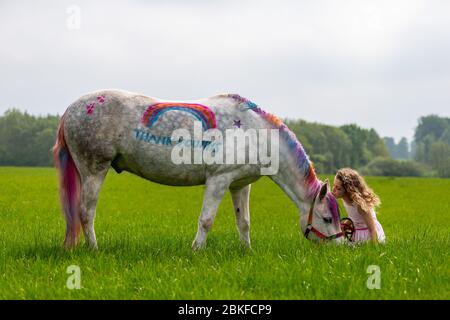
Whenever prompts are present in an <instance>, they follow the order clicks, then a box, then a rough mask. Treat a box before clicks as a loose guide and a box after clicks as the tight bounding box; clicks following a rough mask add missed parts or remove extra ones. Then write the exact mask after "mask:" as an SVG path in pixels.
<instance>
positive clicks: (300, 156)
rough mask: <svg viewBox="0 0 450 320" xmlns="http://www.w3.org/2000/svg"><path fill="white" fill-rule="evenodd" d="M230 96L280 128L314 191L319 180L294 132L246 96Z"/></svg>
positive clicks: (307, 182)
mask: <svg viewBox="0 0 450 320" xmlns="http://www.w3.org/2000/svg"><path fill="white" fill-rule="evenodd" d="M226 96H227V97H230V98H232V99H234V100H236V101H238V102H239V103H241V104H244V105H245V106H246V107H247V108H248V109H250V110H252V111H253V112H256V113H257V114H258V115H260V116H261V117H262V118H264V119H265V120H267V121H268V122H270V123H271V124H273V125H274V126H275V128H277V129H279V130H280V135H281V137H283V138H284V139H285V141H286V142H287V143H288V146H289V149H291V150H292V151H293V155H294V157H295V158H296V160H297V165H298V167H299V169H300V170H301V172H303V173H304V177H305V178H306V184H307V185H308V186H309V187H310V190H311V192H312V193H316V192H317V190H318V188H319V187H320V181H319V180H318V179H317V176H316V172H315V169H314V165H313V163H312V162H311V161H310V160H309V157H308V155H307V154H306V152H305V149H303V146H302V144H301V143H300V142H299V141H298V140H297V137H296V136H295V134H294V133H293V132H292V131H291V130H289V128H288V127H287V126H286V125H285V124H284V123H283V121H281V120H280V118H278V117H277V116H276V115H273V114H271V113H269V112H266V111H264V110H262V109H261V108H259V107H258V105H257V104H256V103H254V102H252V101H250V100H248V99H246V98H243V97H241V96H240V95H237V94H228V95H226Z"/></svg>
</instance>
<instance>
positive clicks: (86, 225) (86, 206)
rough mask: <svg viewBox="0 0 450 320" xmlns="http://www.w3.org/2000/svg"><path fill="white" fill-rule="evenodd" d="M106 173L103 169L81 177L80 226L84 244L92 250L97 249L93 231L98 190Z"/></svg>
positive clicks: (106, 170)
mask: <svg viewBox="0 0 450 320" xmlns="http://www.w3.org/2000/svg"><path fill="white" fill-rule="evenodd" d="M107 172H108V168H106V169H103V170H102V171H100V172H98V173H96V174H95V175H93V174H90V175H87V176H84V177H82V184H81V203H80V209H81V210H80V211H81V225H82V227H83V233H84V238H85V240H86V244H87V245H88V246H89V247H90V248H92V249H97V239H96V237H95V231H94V219H95V211H96V207H97V200H98V196H99V193H100V188H101V186H102V184H103V181H104V179H105V176H106V173H107Z"/></svg>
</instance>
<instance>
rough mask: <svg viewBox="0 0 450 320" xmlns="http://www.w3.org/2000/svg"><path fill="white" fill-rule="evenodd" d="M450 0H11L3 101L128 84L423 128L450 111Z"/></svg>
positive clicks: (387, 128) (392, 132) (335, 120)
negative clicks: (424, 119)
mask: <svg viewBox="0 0 450 320" xmlns="http://www.w3.org/2000/svg"><path fill="white" fill-rule="evenodd" d="M449 16H450V1H445V0H442V1H437V0H396V1H383V0H379V1H368V0H345V1H344V0H342V1H331V0H330V1H324V0H315V1H299V0H296V1H265V0H255V1H243V0H241V1H234V0H229V1H225V0H223V1H221V0H217V1H206V0H204V1H203V0H193V1H181V0H176V1H161V0H160V1H143V0H141V1H138V0H130V1H111V0H110V1H74V0H73V1H64V0H63V1H50V0H48V1H41V0H37V1H21V0H19V1H5V0H0V114H3V112H4V111H6V110H7V109H10V108H13V107H14V108H18V109H20V110H22V111H25V110H26V111H27V112H29V113H31V114H35V115H46V114H56V113H58V114H62V113H63V112H64V111H65V109H66V108H67V106H68V105H69V104H70V103H71V102H73V101H75V100H76V99H77V98H79V97H80V96H81V95H83V94H85V93H88V92H91V91H94V90H99V89H106V88H117V89H124V90H127V91H133V92H138V93H142V94H145V95H148V96H152V97H158V98H163V99H169V100H192V99H198V98H204V97H209V96H213V95H216V94H219V93H238V94H240V95H241V96H244V97H246V98H249V99H250V100H252V101H254V102H255V103H257V104H258V105H259V106H260V107H261V108H263V109H264V110H266V111H269V112H271V113H274V114H276V115H278V116H279V117H282V118H300V119H304V120H307V121H314V122H320V123H325V124H330V125H343V124H349V123H356V124H358V125H359V126H361V127H364V128H374V129H375V130H377V132H378V133H379V134H380V135H381V136H391V137H394V138H395V139H396V141H398V140H399V139H400V138H401V137H403V136H405V137H407V138H408V140H411V139H412V137H413V134H414V128H415V126H416V125H417V121H418V118H419V117H421V116H424V115H429V114H438V115H440V116H446V117H450V18H449Z"/></svg>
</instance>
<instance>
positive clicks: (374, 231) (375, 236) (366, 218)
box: [358, 206, 378, 243]
mask: <svg viewBox="0 0 450 320" xmlns="http://www.w3.org/2000/svg"><path fill="white" fill-rule="evenodd" d="M358 212H359V214H360V215H362V217H363V218H364V221H365V222H366V225H367V228H368V229H369V231H370V236H371V237H372V241H373V242H375V243H378V234H377V228H376V227H375V221H374V220H373V217H372V215H371V214H370V212H367V211H364V210H362V209H361V207H359V206H358Z"/></svg>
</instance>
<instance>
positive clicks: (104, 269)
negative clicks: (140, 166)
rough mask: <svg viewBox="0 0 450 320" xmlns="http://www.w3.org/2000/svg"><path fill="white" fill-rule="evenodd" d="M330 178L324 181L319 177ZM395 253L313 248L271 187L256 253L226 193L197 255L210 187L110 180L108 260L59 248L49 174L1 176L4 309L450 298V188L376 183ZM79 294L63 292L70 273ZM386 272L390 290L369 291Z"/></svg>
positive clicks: (106, 191) (264, 188) (255, 229)
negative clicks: (44, 304)
mask: <svg viewBox="0 0 450 320" xmlns="http://www.w3.org/2000/svg"><path fill="white" fill-rule="evenodd" d="M322 178H324V177H322ZM367 180H368V182H369V185H370V186H371V187H373V189H374V190H375V191H376V192H377V193H378V194H379V195H380V197H381V199H382V201H383V206H382V207H381V208H379V209H378V218H379V220H380V222H381V223H382V225H383V227H384V230H385V233H386V236H387V240H388V242H387V244H386V245H381V246H372V245H364V246H361V247H357V248H349V247H344V246H334V245H315V244H312V243H310V242H308V241H306V240H305V239H304V238H303V236H302V235H301V233H300V231H299V218H298V213H297V210H296V208H295V207H294V205H293V204H292V203H291V202H290V200H289V199H288V198H287V196H285V195H284V193H283V192H282V191H281V190H280V189H279V188H278V187H277V186H276V185H275V184H274V183H273V182H271V181H270V180H269V179H261V180H260V181H259V182H257V183H255V184H254V185H253V189H252V194H251V199H250V210H251V222H252V226H251V239H252V245H253V250H252V251H246V250H244V249H241V248H240V246H239V241H238V233H237V229H236V226H235V222H234V214H233V210H232V206H231V198H230V196H229V194H227V196H226V197H225V198H224V201H223V202H222V204H221V206H220V209H219V212H218V214H217V218H216V221H215V224H214V227H213V229H212V231H211V232H210V234H209V237H208V242H207V248H206V249H205V250H203V251H201V252H192V251H191V248H190V245H191V242H192V240H193V238H194V236H195V233H196V228H197V218H198V215H199V212H200V211H199V210H200V207H201V200H202V190H203V187H189V188H185V187H184V188H176V187H167V186H162V185H157V184H154V183H151V182H148V181H145V180H143V179H140V178H138V177H135V176H132V175H130V174H127V173H122V174H121V175H118V174H116V173H114V172H113V171H110V172H109V174H108V176H107V179H106V182H105V184H104V186H103V189H102V191H101V194H100V200H99V205H98V208H97V218H96V232H97V240H98V245H99V250H98V251H96V252H93V251H90V250H89V249H87V248H85V247H84V246H83V245H82V246H81V247H79V248H77V249H75V250H73V251H69V252H67V251H64V250H63V249H62V248H61V244H62V240H63V236H64V228H65V224H64V220H63V217H62V215H61V213H60V209H59V208H60V207H59V202H58V195H57V179H56V172H55V170H54V169H51V168H5V167H3V168H0V225H1V227H0V232H1V233H0V241H1V244H0V245H1V247H0V249H1V252H0V298H1V299H449V298H450V268H449V266H450V259H449V249H450V196H449V195H450V180H448V179H447V180H444V179H412V178H401V179H400V178H370V177H369V178H367ZM70 265H77V266H79V267H80V270H81V289H80V290H69V289H68V288H67V287H66V281H67V278H68V277H69V276H70V275H69V274H68V273H66V270H67V267H68V266H70ZM370 265H377V266H379V268H380V272H381V288H380V289H373V290H370V289H368V288H367V285H366V282H367V279H368V277H369V276H370V274H369V273H367V268H368V267H369V266H370Z"/></svg>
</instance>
